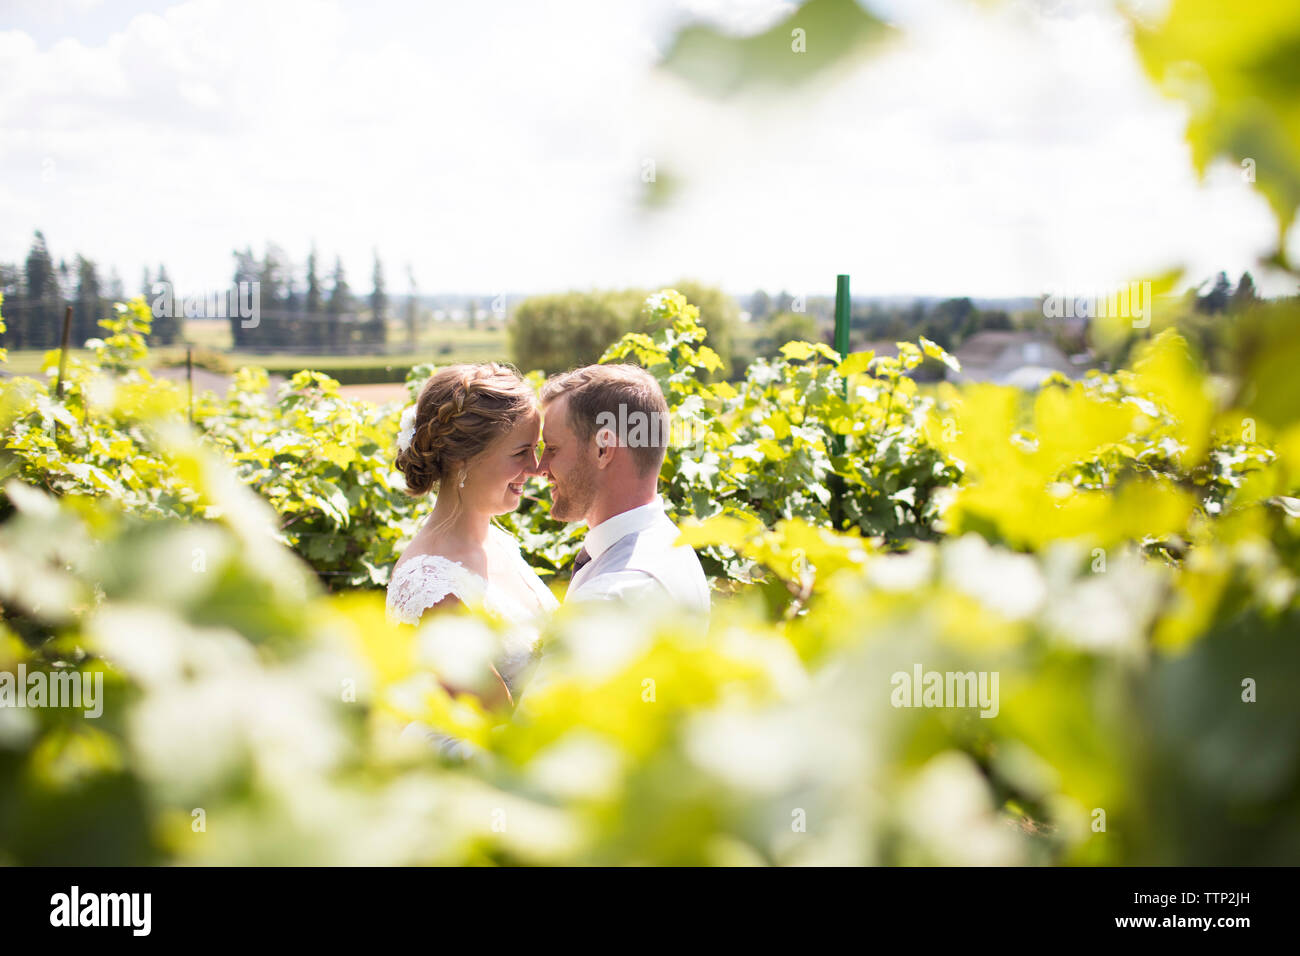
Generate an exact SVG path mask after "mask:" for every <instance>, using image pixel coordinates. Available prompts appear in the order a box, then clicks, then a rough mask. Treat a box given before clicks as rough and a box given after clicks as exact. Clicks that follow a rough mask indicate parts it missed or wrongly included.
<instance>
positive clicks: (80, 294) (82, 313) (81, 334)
mask: <svg viewBox="0 0 1300 956" xmlns="http://www.w3.org/2000/svg"><path fill="white" fill-rule="evenodd" d="M103 310H104V305H103V300H102V298H101V297H100V289H99V276H98V275H97V274H96V272H95V263H93V262H91V261H90V260H89V259H87V258H86V257H85V256H82V255H78V256H77V295H76V298H75V299H74V300H73V306H72V333H71V336H72V338H71V340H72V343H73V344H74V345H75V346H76V347H77V348H80V347H81V346H82V345H84V344H85V341H86V339H93V338H96V337H97V336H98V335H99V332H100V329H99V320H100V319H101V318H103V317H104V311H103Z"/></svg>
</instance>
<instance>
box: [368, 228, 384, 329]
mask: <svg viewBox="0 0 1300 956" xmlns="http://www.w3.org/2000/svg"><path fill="white" fill-rule="evenodd" d="M374 256H375V269H374V273H373V282H374V291H372V292H371V293H370V321H369V322H368V323H367V324H366V330H365V331H366V335H365V340H366V341H367V342H368V343H369V344H371V345H384V344H385V343H386V342H387V341H388V295H387V293H386V292H385V291H384V266H383V263H381V262H380V261H379V250H378V249H376V250H375V251H374Z"/></svg>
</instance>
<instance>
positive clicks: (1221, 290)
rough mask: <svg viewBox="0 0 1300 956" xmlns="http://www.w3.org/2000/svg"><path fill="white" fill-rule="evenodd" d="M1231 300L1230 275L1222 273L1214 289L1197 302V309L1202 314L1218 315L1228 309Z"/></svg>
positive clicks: (1215, 281) (1215, 282) (1216, 280)
mask: <svg viewBox="0 0 1300 956" xmlns="http://www.w3.org/2000/svg"><path fill="white" fill-rule="evenodd" d="M1231 298H1232V283H1231V282H1230V281H1229V280H1228V273H1226V272H1220V273H1219V277H1218V278H1217V279H1215V280H1214V288H1212V289H1211V290H1210V291H1209V292H1208V293H1206V294H1205V295H1203V296H1201V298H1200V299H1198V300H1197V302H1196V308H1197V309H1198V310H1200V311H1201V312H1206V313H1209V314H1210V315H1217V314H1218V313H1220V312H1223V311H1225V310H1226V309H1227V308H1228V303H1229V302H1230V301H1231Z"/></svg>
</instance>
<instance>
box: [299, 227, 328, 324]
mask: <svg viewBox="0 0 1300 956" xmlns="http://www.w3.org/2000/svg"><path fill="white" fill-rule="evenodd" d="M324 311H325V309H324V303H323V302H322V299H321V292H320V280H319V279H317V277H316V247H315V246H314V245H313V246H312V247H311V252H310V254H308V256H307V298H306V301H305V303H304V304H303V314H304V322H303V332H304V335H303V336H302V341H303V344H304V345H305V346H307V347H310V348H321V347H322V346H323V345H324V344H325V336H324V334H323V329H324V314H323V313H324Z"/></svg>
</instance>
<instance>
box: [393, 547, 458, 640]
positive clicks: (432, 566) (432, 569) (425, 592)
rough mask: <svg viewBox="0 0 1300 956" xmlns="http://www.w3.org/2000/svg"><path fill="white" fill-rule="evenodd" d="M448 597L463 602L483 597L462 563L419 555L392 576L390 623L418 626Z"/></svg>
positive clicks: (441, 557)
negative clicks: (451, 595) (436, 605)
mask: <svg viewBox="0 0 1300 956" xmlns="http://www.w3.org/2000/svg"><path fill="white" fill-rule="evenodd" d="M449 594H453V595H455V596H456V597H458V598H460V599H461V600H462V601H468V600H472V599H477V598H478V597H480V595H479V594H478V589H477V588H475V587H474V585H473V577H472V576H471V575H470V573H469V572H468V571H467V570H466V569H465V567H464V565H462V564H461V563H460V562H459V561H452V560H451V559H449V558H444V557H443V556H442V555H439V554H419V555H416V556H415V557H413V558H411V559H410V560H409V561H407V562H406V563H405V564H403V565H402V566H401V567H400V568H398V569H397V570H396V571H394V572H393V578H392V580H391V581H390V582H389V584H388V600H387V611H388V619H389V620H390V621H395V622H399V623H402V624H419V623H420V617H421V616H422V615H423V614H424V612H425V611H426V610H428V609H429V608H431V607H433V606H434V605H435V604H437V603H438V602H439V601H441V600H443V599H444V598H445V597H447V595H449Z"/></svg>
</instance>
